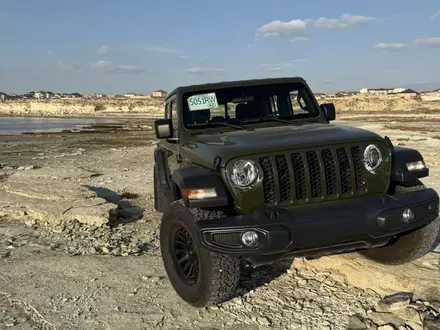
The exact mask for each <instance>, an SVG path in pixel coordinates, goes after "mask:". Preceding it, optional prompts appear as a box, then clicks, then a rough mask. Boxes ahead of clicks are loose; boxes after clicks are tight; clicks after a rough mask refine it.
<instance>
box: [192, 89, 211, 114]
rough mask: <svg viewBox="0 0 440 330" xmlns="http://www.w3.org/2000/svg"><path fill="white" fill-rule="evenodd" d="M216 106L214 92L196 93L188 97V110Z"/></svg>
mask: <svg viewBox="0 0 440 330" xmlns="http://www.w3.org/2000/svg"><path fill="white" fill-rule="evenodd" d="M217 106H218V102H217V96H215V93H206V94H197V95H192V96H190V97H189V98H188V107H189V110H190V111H196V110H203V109H211V108H215V107H217Z"/></svg>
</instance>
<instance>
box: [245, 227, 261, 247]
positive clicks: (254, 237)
mask: <svg viewBox="0 0 440 330" xmlns="http://www.w3.org/2000/svg"><path fill="white" fill-rule="evenodd" d="M241 242H242V243H243V245H245V246H246V247H250V248H253V247H256V246H257V245H258V243H259V239H258V234H257V233H256V232H255V231H252V230H250V231H247V232H245V233H243V235H241Z"/></svg>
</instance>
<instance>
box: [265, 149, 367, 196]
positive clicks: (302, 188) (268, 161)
mask: <svg viewBox="0 0 440 330" xmlns="http://www.w3.org/2000/svg"><path fill="white" fill-rule="evenodd" d="M260 165H261V167H262V169H263V175H264V179H263V188H264V200H265V203H267V204H275V203H280V202H281V203H286V202H288V203H295V201H313V200H315V201H316V200H322V199H325V198H331V197H338V196H339V197H345V196H347V197H348V196H354V195H359V194H363V193H365V192H366V191H367V186H366V183H365V176H364V166H363V163H362V148H361V147H359V146H355V147H350V148H345V147H339V148H335V149H322V150H309V151H304V152H294V153H291V154H280V155H275V156H272V157H269V156H266V157H262V158H260Z"/></svg>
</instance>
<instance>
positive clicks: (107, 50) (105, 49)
mask: <svg viewBox="0 0 440 330" xmlns="http://www.w3.org/2000/svg"><path fill="white" fill-rule="evenodd" d="M113 50H114V48H112V47H110V46H105V45H104V46H101V47H99V48H98V49H97V50H96V52H97V53H98V54H107V53H110V52H111V51H113Z"/></svg>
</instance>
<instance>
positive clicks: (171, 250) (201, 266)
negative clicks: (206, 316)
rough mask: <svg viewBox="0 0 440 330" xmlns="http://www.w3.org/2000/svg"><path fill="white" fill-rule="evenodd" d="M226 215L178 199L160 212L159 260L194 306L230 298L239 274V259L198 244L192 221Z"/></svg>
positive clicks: (181, 294)
mask: <svg viewBox="0 0 440 330" xmlns="http://www.w3.org/2000/svg"><path fill="white" fill-rule="evenodd" d="M222 216H225V215H224V213H223V212H221V211H205V210H200V209H195V210H189V209H188V208H186V207H185V206H184V205H183V203H182V201H181V200H178V201H175V202H173V203H171V204H170V205H169V206H168V207H167V209H166V210H165V212H164V214H163V216H162V222H161V225H160V246H161V252H162V260H163V263H164V266H165V270H166V272H167V274H168V277H169V279H170V282H171V285H172V286H173V288H174V289H175V291H176V292H177V294H178V295H179V296H180V297H181V298H182V299H183V300H184V301H186V302H187V303H189V304H191V305H192V306H194V307H206V306H210V305H216V304H219V303H222V302H224V301H226V300H228V299H230V298H231V297H232V296H233V294H234V293H235V291H236V288H237V286H238V281H239V278H240V259H239V258H238V257H236V256H230V255H223V254H218V253H214V252H210V251H207V250H205V249H203V248H201V246H200V242H199V238H198V236H197V233H196V231H195V226H194V224H195V222H197V221H203V220H205V219H213V218H218V217H222Z"/></svg>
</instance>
